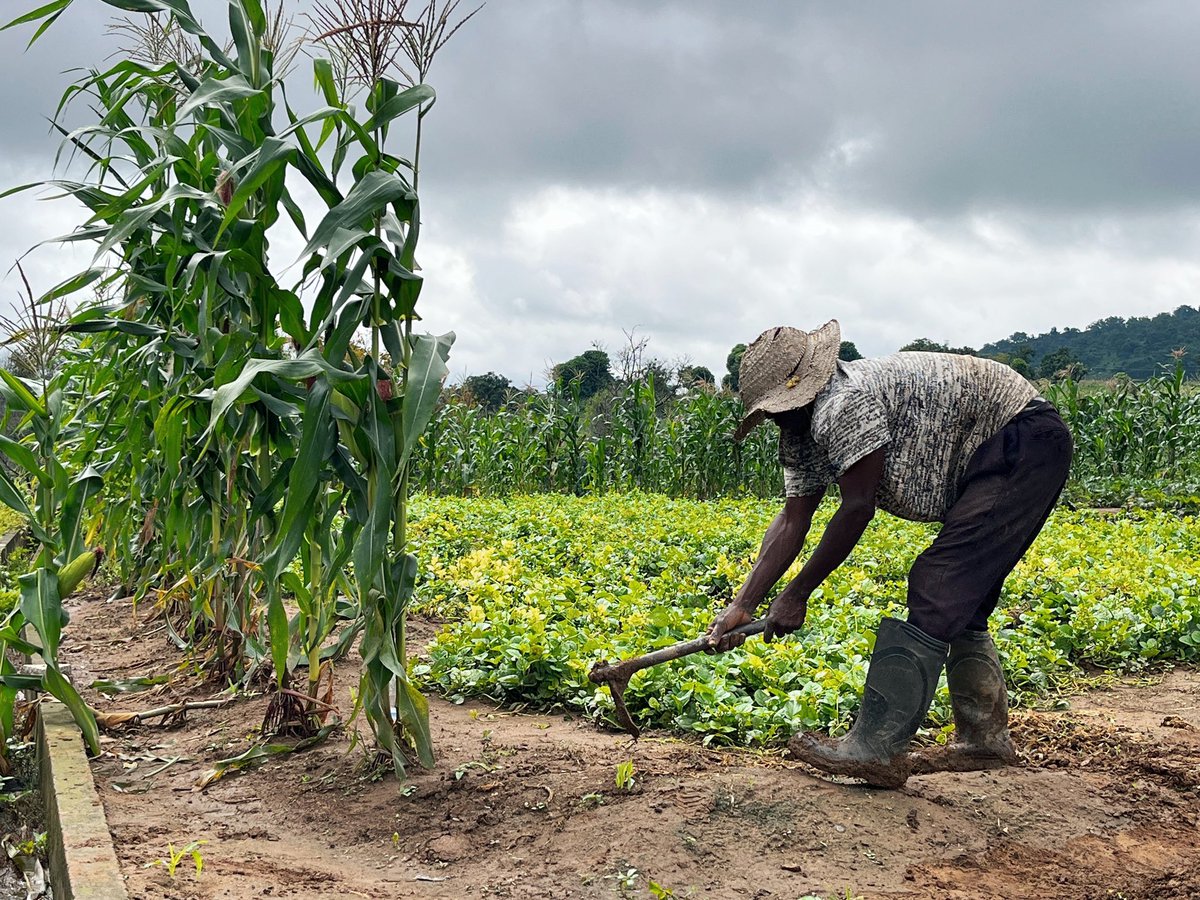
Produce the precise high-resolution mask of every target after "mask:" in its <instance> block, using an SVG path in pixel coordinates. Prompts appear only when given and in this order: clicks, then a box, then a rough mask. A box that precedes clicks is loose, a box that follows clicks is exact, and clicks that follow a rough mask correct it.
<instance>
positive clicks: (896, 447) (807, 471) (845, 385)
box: [779, 352, 1037, 522]
mask: <svg viewBox="0 0 1200 900" xmlns="http://www.w3.org/2000/svg"><path fill="white" fill-rule="evenodd" d="M1035 396H1037V391H1036V390H1035V389H1034V387H1033V385H1032V384H1030V383H1029V382H1028V381H1026V380H1025V379H1024V378H1022V377H1021V376H1020V375H1018V374H1017V373H1016V372H1015V371H1013V370H1012V369H1011V368H1010V367H1008V366H1006V365H1004V364H1003V363H999V362H996V361H995V360H990V359H980V358H978V357H974V356H958V355H955V354H950V353H912V352H908V353H894V354H892V355H891V356H881V357H878V358H876V359H860V360H856V361H854V362H840V361H839V362H838V364H837V370H836V371H835V372H834V375H833V378H832V379H831V380H830V382H829V384H827V385H826V386H825V387H824V388H822V389H821V392H820V393H819V394H817V397H816V399H815V400H814V401H813V415H812V425H811V428H810V430H809V432H808V433H803V432H799V431H794V430H790V429H781V430H780V433H779V459H780V462H782V463H783V466H784V487H785V490H786V493H787V496H789V497H804V496H811V495H813V494H820V493H823V492H824V491H825V489H826V488H827V487H828V486H829V485H830V484H832V483H833V482H835V481H837V479H838V478H840V477H841V476H842V475H843V474H844V473H845V471H846V470H847V469H849V468H850V467H851V466H852V465H854V464H855V463H856V462H858V461H859V460H860V459H862V458H863V457H864V456H866V455H867V454H869V453H871V452H873V451H875V450H878V449H879V448H880V447H886V450H885V461H884V468H883V478H882V480H881V481H880V484H879V490H878V492H877V494H876V497H875V503H876V505H877V506H878V507H879V508H880V509H883V510H886V511H887V512H890V513H893V514H894V515H897V516H900V517H901V518H905V519H914V520H916V521H920V522H938V521H942V520H943V519H945V516H946V513H947V511H948V510H949V509H950V507H951V506H952V505H953V503H954V501H955V500H957V499H958V494H959V489H960V485H961V483H962V478H963V475H964V474H965V473H966V470H967V464H968V462H970V459H971V456H972V454H974V452H975V451H976V450H977V449H979V445H980V444H982V443H983V442H984V441H986V440H987V439H988V438H989V437H991V436H992V435H994V434H996V433H997V432H998V431H999V430H1000V429H1001V428H1002V427H1004V424H1005V423H1006V422H1008V420H1009V419H1011V418H1012V417H1013V416H1015V415H1016V414H1017V413H1018V412H1020V411H1021V409H1022V408H1023V407H1024V406H1025V405H1026V404H1027V403H1028V402H1029V401H1030V400H1032V399H1033V398H1034V397H1035Z"/></svg>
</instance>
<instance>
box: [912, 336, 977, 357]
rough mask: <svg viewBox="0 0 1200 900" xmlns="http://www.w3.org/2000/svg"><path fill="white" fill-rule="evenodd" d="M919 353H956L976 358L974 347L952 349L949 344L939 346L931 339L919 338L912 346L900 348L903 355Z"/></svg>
mask: <svg viewBox="0 0 1200 900" xmlns="http://www.w3.org/2000/svg"><path fill="white" fill-rule="evenodd" d="M910 351H917V352H921V353H956V354H958V355H959V356H975V355H976V351H975V348H974V347H951V346H950V345H949V344H939V343H938V342H937V341H931V340H930V339H929V338H923V337H922V338H917V339H916V340H915V341H913V342H912V343H910V344H905V345H904V346H903V347H901V348H900V352H901V353H908V352H910Z"/></svg>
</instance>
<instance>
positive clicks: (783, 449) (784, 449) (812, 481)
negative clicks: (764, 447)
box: [779, 428, 834, 497]
mask: <svg viewBox="0 0 1200 900" xmlns="http://www.w3.org/2000/svg"><path fill="white" fill-rule="evenodd" d="M779 461H780V462H781V463H782V464H783V492H784V496H785V497H812V496H814V495H816V494H824V493H825V489H826V488H827V487H829V485H830V484H832V483H833V481H834V474H833V472H832V470H831V468H830V465H829V459H828V457H827V456H826V455H825V452H824V451H823V450H822V449H821V448H820V447H819V446H817V443H816V442H815V441H814V440H813V439H812V435H811V434H801V433H798V432H794V431H789V430H788V429H783V428H781V429H780V430H779Z"/></svg>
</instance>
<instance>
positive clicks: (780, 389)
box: [733, 319, 842, 441]
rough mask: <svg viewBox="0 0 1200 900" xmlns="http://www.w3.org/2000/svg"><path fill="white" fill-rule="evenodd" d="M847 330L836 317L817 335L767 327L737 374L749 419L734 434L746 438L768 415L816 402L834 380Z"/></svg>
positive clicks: (745, 355)
mask: <svg viewBox="0 0 1200 900" xmlns="http://www.w3.org/2000/svg"><path fill="white" fill-rule="evenodd" d="M841 346H842V329H841V326H839V325H838V323H837V319H831V320H830V321H828V322H826V323H825V324H824V325H822V326H821V327H820V328H818V329H817V330H816V331H802V330H801V329H799V328H788V327H786V326H780V327H779V328H768V329H767V330H766V331H764V332H763V333H762V334H760V335H759V336H758V337H757V338H755V339H754V343H753V344H751V345H750V346H749V347H747V348H746V352H745V354H743V356H742V365H741V369H740V370H739V371H738V393H739V394H741V397H742V403H743V405H744V406H745V407H746V418H744V419H742V424H740V425H739V426H738V427H737V431H735V432H734V433H733V439H734V440H735V441H740V440H742V439H743V438H744V437H745V436H746V435H747V434H749V433H750V432H751V430H753V428H754V427H755V426H756V425H758V424H759V423H760V422H762V420H763V419H765V418H766V417H767V414H768V413H781V412H787V411H788V410H792V409H799V408H800V407H802V406H805V405H807V404H809V403H811V402H812V400H813V398H814V397H816V396H817V393H818V392H819V391H820V390H821V388H823V387H825V385H826V384H828V383H829V379H830V378H832V377H833V370H834V368H835V367H836V366H837V358H838V351H839V350H840V349H841Z"/></svg>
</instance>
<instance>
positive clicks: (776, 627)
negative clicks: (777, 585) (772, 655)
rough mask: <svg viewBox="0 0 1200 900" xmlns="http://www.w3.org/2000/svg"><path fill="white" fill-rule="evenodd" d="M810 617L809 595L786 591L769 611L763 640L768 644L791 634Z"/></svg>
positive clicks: (776, 599) (777, 598)
mask: <svg viewBox="0 0 1200 900" xmlns="http://www.w3.org/2000/svg"><path fill="white" fill-rule="evenodd" d="M807 615H808V595H807V594H795V593H794V592H791V593H789V592H788V591H784V592H783V593H782V594H780V595H779V596H778V597H776V598H775V600H774V602H773V603H772V604H771V608H770V609H769V610H768V611H767V627H766V630H765V631H763V640H764V641H766V642H767V643H770V642H771V641H773V640H775V639H776V638H781V637H783V636H785V635H788V634H791V633H792V632H793V631H796V630H798V629H799V628H800V626H802V625H803V624H804V617H805V616H807Z"/></svg>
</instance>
